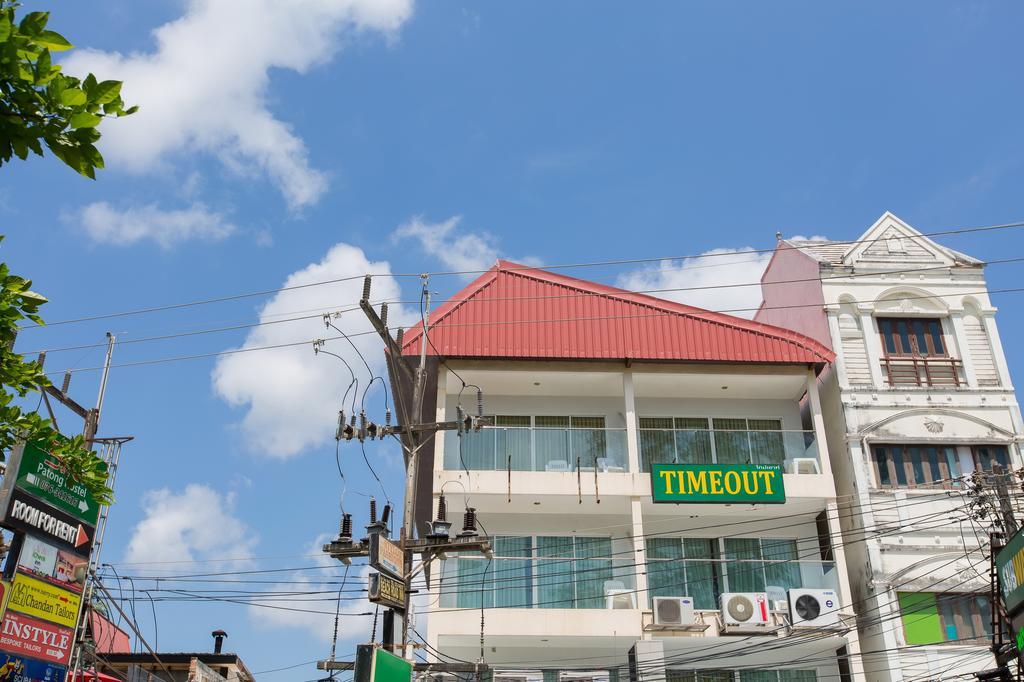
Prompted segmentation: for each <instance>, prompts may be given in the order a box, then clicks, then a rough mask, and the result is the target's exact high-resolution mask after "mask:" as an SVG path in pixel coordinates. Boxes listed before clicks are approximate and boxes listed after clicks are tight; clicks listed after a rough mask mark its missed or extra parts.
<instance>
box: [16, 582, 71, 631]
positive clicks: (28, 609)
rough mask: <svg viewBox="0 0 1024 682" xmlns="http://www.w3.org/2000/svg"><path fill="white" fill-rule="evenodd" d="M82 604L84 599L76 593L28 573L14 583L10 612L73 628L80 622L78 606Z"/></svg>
mask: <svg viewBox="0 0 1024 682" xmlns="http://www.w3.org/2000/svg"><path fill="white" fill-rule="evenodd" d="M81 601H82V598H81V596H79V595H78V594H76V593H74V592H69V591H68V590H63V589H61V588H59V587H57V586H56V585H51V584H50V583H47V582H43V581H42V580H39V579H38V578H32V577H30V576H28V575H26V574H24V573H17V574H16V575H15V576H14V582H13V583H11V596H10V599H8V601H7V610H8V611H17V612H18V613H22V614H24V615H26V616H32V617H33V618H40V619H42V620H45V621H48V622H50V623H56V624H57V625H62V626H64V627H67V628H73V627H75V621H76V620H77V619H78V605H79V604H80V603H81Z"/></svg>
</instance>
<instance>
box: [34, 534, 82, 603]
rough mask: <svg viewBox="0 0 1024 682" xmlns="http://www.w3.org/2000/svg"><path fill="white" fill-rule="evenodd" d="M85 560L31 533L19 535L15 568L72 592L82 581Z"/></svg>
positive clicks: (80, 585) (76, 589)
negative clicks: (20, 539) (19, 541)
mask: <svg viewBox="0 0 1024 682" xmlns="http://www.w3.org/2000/svg"><path fill="white" fill-rule="evenodd" d="M87 565H88V562H87V561H86V559H85V557H80V556H78V555H77V554H72V553H71V552H65V551H64V550H62V549H58V548H57V547H55V546H54V545H52V544H50V543H48V542H45V541H44V540H42V539H40V538H37V537H33V536H31V535H24V536H22V542H21V549H20V551H19V552H18V570H19V571H21V572H22V573H27V574H28V575H30V576H32V577H33V578H39V579H40V580H44V581H46V582H50V583H53V584H54V585H56V586H57V587H63V588H65V589H68V590H72V591H73V592H81V591H82V588H83V587H84V584H85V573H86V568H87Z"/></svg>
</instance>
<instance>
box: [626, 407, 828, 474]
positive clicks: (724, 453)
mask: <svg viewBox="0 0 1024 682" xmlns="http://www.w3.org/2000/svg"><path fill="white" fill-rule="evenodd" d="M641 421H642V422H643V421H656V420H653V419H652V420H641ZM658 421H661V420H658ZM716 421H717V420H716ZM639 433H640V466H641V469H642V470H643V471H645V472H646V471H650V469H651V465H652V464H713V463H715V464H778V465H780V466H781V467H782V468H783V471H785V472H786V473H789V474H803V473H813V474H817V473H820V472H821V463H820V460H819V457H818V446H817V442H816V441H815V438H814V432H813V431H785V430H781V429H766V430H734V429H686V428H641V429H640V430H639Z"/></svg>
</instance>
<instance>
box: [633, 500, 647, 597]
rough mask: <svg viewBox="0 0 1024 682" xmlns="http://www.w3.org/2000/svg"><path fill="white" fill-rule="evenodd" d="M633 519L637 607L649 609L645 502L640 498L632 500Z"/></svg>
mask: <svg viewBox="0 0 1024 682" xmlns="http://www.w3.org/2000/svg"><path fill="white" fill-rule="evenodd" d="M629 508H630V515H631V517H632V531H631V534H632V539H633V563H634V564H636V568H637V570H635V571H634V573H635V574H636V606H637V608H638V609H641V610H645V609H647V546H646V543H645V542H644V513H643V502H642V501H641V498H639V497H633V498H630V504H629Z"/></svg>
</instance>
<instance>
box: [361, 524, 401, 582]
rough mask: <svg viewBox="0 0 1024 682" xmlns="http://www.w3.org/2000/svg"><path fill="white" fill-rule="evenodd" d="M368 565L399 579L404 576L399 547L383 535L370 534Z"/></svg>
mask: <svg viewBox="0 0 1024 682" xmlns="http://www.w3.org/2000/svg"><path fill="white" fill-rule="evenodd" d="M370 566H372V567H373V568H376V569H377V570H378V571H383V572H384V573H388V574H390V575H392V576H394V577H395V578H398V579H399V580H403V579H404V578H405V557H404V555H403V554H402V549H401V547H399V546H398V545H396V544H395V543H393V542H391V540H389V539H387V538H386V537H384V536H383V535H379V534H378V535H371V536H370Z"/></svg>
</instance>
